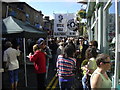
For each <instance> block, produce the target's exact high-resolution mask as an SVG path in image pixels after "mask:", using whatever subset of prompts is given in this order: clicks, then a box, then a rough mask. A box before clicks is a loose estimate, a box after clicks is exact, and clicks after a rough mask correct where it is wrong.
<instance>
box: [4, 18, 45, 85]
mask: <svg viewBox="0 0 120 90" xmlns="http://www.w3.org/2000/svg"><path fill="white" fill-rule="evenodd" d="M2 37H4V38H23V44H24V45H23V46H24V52H23V53H24V66H25V86H26V87H27V73H26V70H27V69H26V48H25V47H26V45H25V38H40V37H43V38H46V37H47V33H46V32H44V31H42V30H39V29H37V28H35V27H33V26H32V25H30V24H28V23H25V22H22V21H20V20H18V19H16V18H13V17H12V16H9V17H7V18H5V19H3V21H2Z"/></svg>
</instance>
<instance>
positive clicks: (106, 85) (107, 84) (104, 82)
mask: <svg viewBox="0 0 120 90" xmlns="http://www.w3.org/2000/svg"><path fill="white" fill-rule="evenodd" d="M96 73H97V74H100V76H101V78H102V82H101V85H100V88H111V87H112V81H111V80H110V79H109V78H108V79H106V78H105V77H104V75H103V74H101V73H99V72H94V73H93V74H92V76H91V77H93V75H94V74H96Z"/></svg>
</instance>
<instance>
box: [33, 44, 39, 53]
mask: <svg viewBox="0 0 120 90" xmlns="http://www.w3.org/2000/svg"><path fill="white" fill-rule="evenodd" d="M38 49H39V47H38V44H35V45H33V52H35V51H36V50H38Z"/></svg>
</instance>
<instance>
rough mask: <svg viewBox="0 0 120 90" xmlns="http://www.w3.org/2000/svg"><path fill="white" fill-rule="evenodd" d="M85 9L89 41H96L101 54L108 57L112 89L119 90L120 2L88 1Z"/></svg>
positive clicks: (109, 0)
mask: <svg viewBox="0 0 120 90" xmlns="http://www.w3.org/2000/svg"><path fill="white" fill-rule="evenodd" d="M87 9H88V10H87V22H88V26H87V27H88V32H89V40H97V41H98V48H99V49H100V50H101V52H103V53H106V54H109V55H110V58H111V61H113V62H114V63H113V65H112V68H111V71H110V72H109V73H110V74H109V76H110V78H111V80H112V88H119V89H120V0H107V1H106V2H100V0H96V2H92V1H91V0H90V2H88V8H87ZM90 12H91V13H92V14H90Z"/></svg>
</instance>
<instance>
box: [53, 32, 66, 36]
mask: <svg viewBox="0 0 120 90" xmlns="http://www.w3.org/2000/svg"><path fill="white" fill-rule="evenodd" d="M54 35H60V36H61V35H66V33H65V32H55V33H54Z"/></svg>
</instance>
